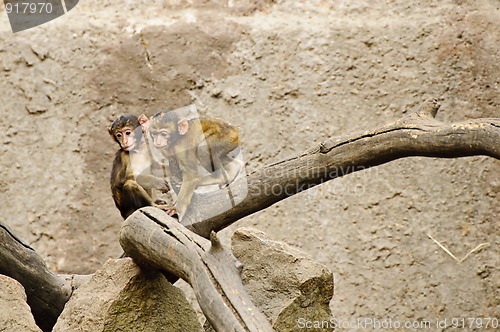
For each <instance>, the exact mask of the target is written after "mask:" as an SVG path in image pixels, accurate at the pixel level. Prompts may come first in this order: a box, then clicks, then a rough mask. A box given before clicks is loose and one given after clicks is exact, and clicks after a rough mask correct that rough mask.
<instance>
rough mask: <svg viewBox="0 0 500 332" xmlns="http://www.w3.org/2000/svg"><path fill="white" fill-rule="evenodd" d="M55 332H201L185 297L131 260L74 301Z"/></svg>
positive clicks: (115, 263)
mask: <svg viewBox="0 0 500 332" xmlns="http://www.w3.org/2000/svg"><path fill="white" fill-rule="evenodd" d="M53 331H54V332H76V331H92V332H115V331H136V332H150V331H165V332H170V331H179V332H180V331H193V332H196V331H202V330H201V326H200V324H199V323H198V321H197V317H196V314H195V313H194V310H193V309H192V308H191V306H190V304H189V303H188V302H187V300H186V299H185V297H184V294H183V293H182V291H180V290H179V289H177V288H176V287H174V286H172V285H171V284H170V283H169V282H168V281H167V280H166V279H165V277H164V276H163V275H162V274H160V273H158V272H144V271H142V270H140V269H139V268H138V267H137V265H136V264H135V263H134V262H133V261H132V259H130V258H124V259H118V260H109V261H107V262H106V263H105V264H104V266H103V267H102V269H100V270H99V271H97V272H96V273H95V274H94V276H93V278H92V279H91V280H90V281H89V282H88V283H86V284H84V285H82V286H80V287H79V288H78V289H77V290H76V291H75V293H74V294H73V296H72V297H71V298H70V300H69V301H68V303H67V304H66V307H65V308H64V310H63V312H62V314H61V316H60V317H59V319H58V321H57V323H56V325H55V326H54V329H53Z"/></svg>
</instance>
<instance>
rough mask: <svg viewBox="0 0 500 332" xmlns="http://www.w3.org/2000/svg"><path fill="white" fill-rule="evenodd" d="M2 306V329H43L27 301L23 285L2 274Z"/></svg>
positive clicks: (0, 323) (0, 329)
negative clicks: (36, 322)
mask: <svg viewBox="0 0 500 332" xmlns="http://www.w3.org/2000/svg"><path fill="white" fill-rule="evenodd" d="M0 308H1V309H0V331H23V332H39V331H41V330H40V329H39V328H38V326H36V324H35V319H34V318H33V316H32V315H31V309H30V307H29V306H28V304H27V303H26V293H25V292H24V288H23V286H22V285H21V284H20V283H18V282H17V281H15V280H14V279H11V278H9V277H6V276H3V275H0Z"/></svg>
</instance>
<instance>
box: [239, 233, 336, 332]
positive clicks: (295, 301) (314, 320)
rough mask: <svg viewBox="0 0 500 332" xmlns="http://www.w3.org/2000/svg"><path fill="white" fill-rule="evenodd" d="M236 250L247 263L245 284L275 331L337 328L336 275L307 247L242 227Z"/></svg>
mask: <svg viewBox="0 0 500 332" xmlns="http://www.w3.org/2000/svg"><path fill="white" fill-rule="evenodd" d="M232 251H233V254H234V256H236V258H237V259H238V260H239V261H240V262H241V263H242V272H241V276H242V280H243V285H244V286H245V288H246V289H247V291H248V293H249V294H250V296H251V298H252V300H253V303H254V304H255V305H256V306H257V307H258V308H259V309H260V310H262V311H263V312H264V314H265V315H266V316H267V317H268V318H269V320H270V321H271V322H272V324H273V328H274V329H275V330H276V331H303V330H304V327H318V326H319V325H322V327H320V328H315V329H314V330H315V331H332V328H331V324H329V323H328V322H330V320H331V318H332V317H331V311H330V308H329V303H330V300H331V299H332V296H333V275H332V273H331V272H330V271H329V270H328V269H327V268H326V267H325V266H324V265H322V264H319V263H317V262H315V261H314V260H312V259H311V258H310V257H308V256H307V255H306V254H304V253H303V252H301V251H299V250H297V249H294V248H292V247H290V246H289V245H287V244H286V243H283V242H276V241H273V240H270V239H269V238H268V237H267V236H266V235H265V234H264V233H262V232H260V231H257V230H254V229H250V228H240V229H238V230H237V231H236V232H235V233H234V234H233V237H232Z"/></svg>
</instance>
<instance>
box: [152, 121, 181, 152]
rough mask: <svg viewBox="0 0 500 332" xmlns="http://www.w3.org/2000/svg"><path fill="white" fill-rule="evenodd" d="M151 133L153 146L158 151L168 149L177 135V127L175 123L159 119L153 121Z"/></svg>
mask: <svg viewBox="0 0 500 332" xmlns="http://www.w3.org/2000/svg"><path fill="white" fill-rule="evenodd" d="M149 133H150V134H151V137H152V138H153V144H154V146H155V147H156V148H157V149H164V148H166V147H168V146H169V145H170V144H171V143H172V140H173V139H174V136H175V135H176V134H177V126H176V123H175V122H163V121H161V120H159V119H153V121H152V123H151V125H150V127H149Z"/></svg>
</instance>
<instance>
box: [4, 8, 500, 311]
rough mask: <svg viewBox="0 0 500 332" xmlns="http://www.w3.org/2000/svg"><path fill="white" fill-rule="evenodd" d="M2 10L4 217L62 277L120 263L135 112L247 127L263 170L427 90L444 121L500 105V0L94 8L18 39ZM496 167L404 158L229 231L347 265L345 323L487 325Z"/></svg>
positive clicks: (494, 304) (248, 149)
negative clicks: (112, 181)
mask: <svg viewBox="0 0 500 332" xmlns="http://www.w3.org/2000/svg"><path fill="white" fill-rule="evenodd" d="M248 6H250V8H249V9H245V8H246V7H248ZM252 7H253V8H252ZM0 15H3V17H4V19H2V20H0V77H1V79H0V91H1V92H2V103H1V104H0V114H1V115H2V116H1V117H0V127H1V128H3V131H2V134H3V135H0V155H1V158H0V175H1V176H0V202H4V203H5V204H3V205H2V214H3V215H4V216H8V218H6V219H7V220H6V222H7V223H8V225H9V226H10V227H11V228H12V229H13V230H14V231H15V232H16V234H18V235H19V237H20V238H22V239H23V240H25V241H26V242H27V243H29V244H30V245H32V247H33V248H34V249H36V251H37V252H38V253H40V254H41V255H42V257H43V258H44V260H45V261H46V262H47V264H48V265H49V267H50V269H51V270H52V271H58V272H61V273H79V274H89V273H93V272H94V271H95V270H97V269H99V268H100V267H101V266H102V264H103V263H104V262H105V261H106V260H107V259H108V258H109V257H118V256H119V255H120V254H121V253H122V250H121V248H120V245H119V243H118V233H119V229H120V225H121V221H122V220H121V217H120V214H119V212H118V210H117V209H116V208H115V206H114V203H113V199H112V198H111V195H110V190H109V173H110V171H111V162H112V159H113V156H114V153H115V151H116V148H117V146H116V144H115V143H113V142H112V140H111V139H110V138H109V135H108V133H107V130H106V128H107V127H108V126H109V125H110V124H111V122H112V121H113V120H114V119H115V118H116V116H118V115H119V114H122V113H132V114H136V115H139V114H140V113H142V112H144V113H146V114H147V115H152V114H154V113H156V112H157V111H159V110H161V109H174V108H177V107H181V106H186V105H187V104H190V103H195V104H196V105H197V107H198V110H199V111H200V112H201V113H202V114H203V115H207V116H214V117H218V118H222V119H224V120H227V121H228V122H230V123H232V124H234V125H237V126H238V127H239V128H240V129H241V143H242V148H243V152H244V156H245V159H246V166H247V173H251V172H253V171H256V170H258V169H260V167H262V166H263V165H265V164H269V163H274V162H278V161H280V160H282V159H284V158H287V157H290V156H292V155H296V154H299V153H301V152H303V151H304V150H306V149H308V148H310V147H312V144H316V143H319V142H321V141H322V140H324V139H326V138H329V137H332V136H335V135H344V134H348V133H350V132H354V131H358V130H362V131H364V130H366V129H370V128H373V127H374V126H379V125H382V124H384V123H387V122H392V121H394V120H396V119H398V118H400V117H401V116H404V115H405V114H407V113H408V112H409V111H410V110H411V109H412V108H413V107H414V106H416V105H418V104H420V103H421V102H422V101H423V100H425V99H426V98H428V97H431V96H433V97H440V99H441V101H442V108H441V109H442V111H440V114H438V117H439V119H440V120H443V121H448V120H452V121H455V120H457V121H458V120H461V119H465V118H476V117H494V116H498V110H499V108H500V94H499V93H498V91H499V89H498V87H499V84H500V83H499V77H500V61H498V59H499V58H500V35H499V34H498V33H497V32H498V31H500V2H499V1H498V0H449V1H442V0H429V1H407V0H391V1H372V0H358V1H346V0H329V1H318V0H306V1H296V0H279V1H277V0H276V1H270V0H269V1H268V0H253V1H250V0H244V1H243V0H242V1H240V0H238V1H234V0H226V1H221V0H213V1H207V0H189V1H188V0H164V1H125V2H124V1H111V0H85V1H80V2H79V4H78V5H77V6H76V7H75V8H74V9H73V10H72V11H71V12H70V13H69V14H68V15H65V16H64V17H62V18H60V19H57V20H55V21H53V22H51V23H49V24H46V25H42V26H40V27H38V28H36V29H31V30H28V31H25V32H22V33H16V34H13V33H12V31H11V29H10V27H9V25H8V20H7V19H6V13H5V11H4V8H3V6H1V5H0ZM499 174H500V164H499V163H498V161H496V160H493V159H491V158H486V157H479V156H478V157H472V158H460V159H435V158H405V159H401V160H398V161H395V162H391V163H390V164H387V165H382V166H381V167H375V168H371V169H368V170H365V171H363V172H359V173H356V174H351V175H349V176H345V177H342V178H340V179H337V180H335V181H332V182H330V183H325V184H323V185H321V186H317V187H315V188H313V189H311V190H308V191H306V192H304V193H301V194H299V195H296V196H294V197H291V198H289V199H287V200H285V201H282V202H280V203H279V204H276V205H274V206H272V207H270V208H268V209H266V210H265V211H261V212H259V213H257V214H254V215H253V216H251V217H249V218H245V220H242V221H241V222H239V223H238V225H234V227H231V228H228V229H227V230H224V231H223V232H222V234H220V238H221V241H226V242H225V243H227V242H228V241H229V237H230V236H231V234H232V232H233V231H234V229H236V227H241V226H242V225H245V226H250V225H251V226H252V227H255V228H257V229H260V230H262V231H264V232H265V233H266V234H269V236H271V237H272V238H274V239H277V240H280V241H285V242H287V243H290V244H293V245H294V246H297V247H299V248H300V249H302V250H304V251H305V252H307V253H309V254H311V256H312V257H313V258H314V259H315V260H317V261H319V262H321V263H323V264H325V265H326V266H327V267H328V268H329V269H330V270H331V271H335V277H336V296H335V297H334V299H333V301H331V304H330V306H331V308H332V310H333V312H334V313H335V315H336V317H338V318H340V319H344V320H346V319H350V318H351V317H356V318H357V317H386V318H388V319H389V318H392V319H393V320H415V319H430V320H434V319H438V318H439V319H440V318H443V317H447V318H450V317H478V316H480V315H483V316H491V315H494V314H495V313H497V312H498V309H497V308H498V307H499V306H500V302H499V299H500V296H499V295H498V291H497V290H498V284H497V280H500V270H499V269H498V268H496V266H498V263H497V262H498V257H499V253H500V249H499V247H498V246H494V245H493V244H494V243H497V242H498V230H497V228H496V227H497V225H498V215H499V214H500V211H499V204H498V195H499V192H500V182H499V181H498V179H499ZM427 234H431V235H432V236H433V237H434V238H436V239H437V240H439V241H440V242H441V243H443V244H444V245H445V246H446V247H448V248H449V249H450V250H451V251H452V252H453V253H455V254H456V255H459V256H461V255H465V254H466V253H467V252H468V251H469V250H471V249H472V248H474V247H476V246H477V245H479V244H481V243H491V244H492V245H491V246H489V247H487V248H485V249H484V250H481V251H480V252H477V253H475V254H474V255H471V256H470V257H469V258H468V259H467V261H466V262H464V264H460V265H457V264H456V262H455V261H454V260H453V259H451V258H450V257H449V256H448V255H447V254H446V253H444V252H443V251H441V250H440V249H439V247H437V246H436V244H435V243H434V242H433V241H431V240H430V239H429V237H428V235H427Z"/></svg>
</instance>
